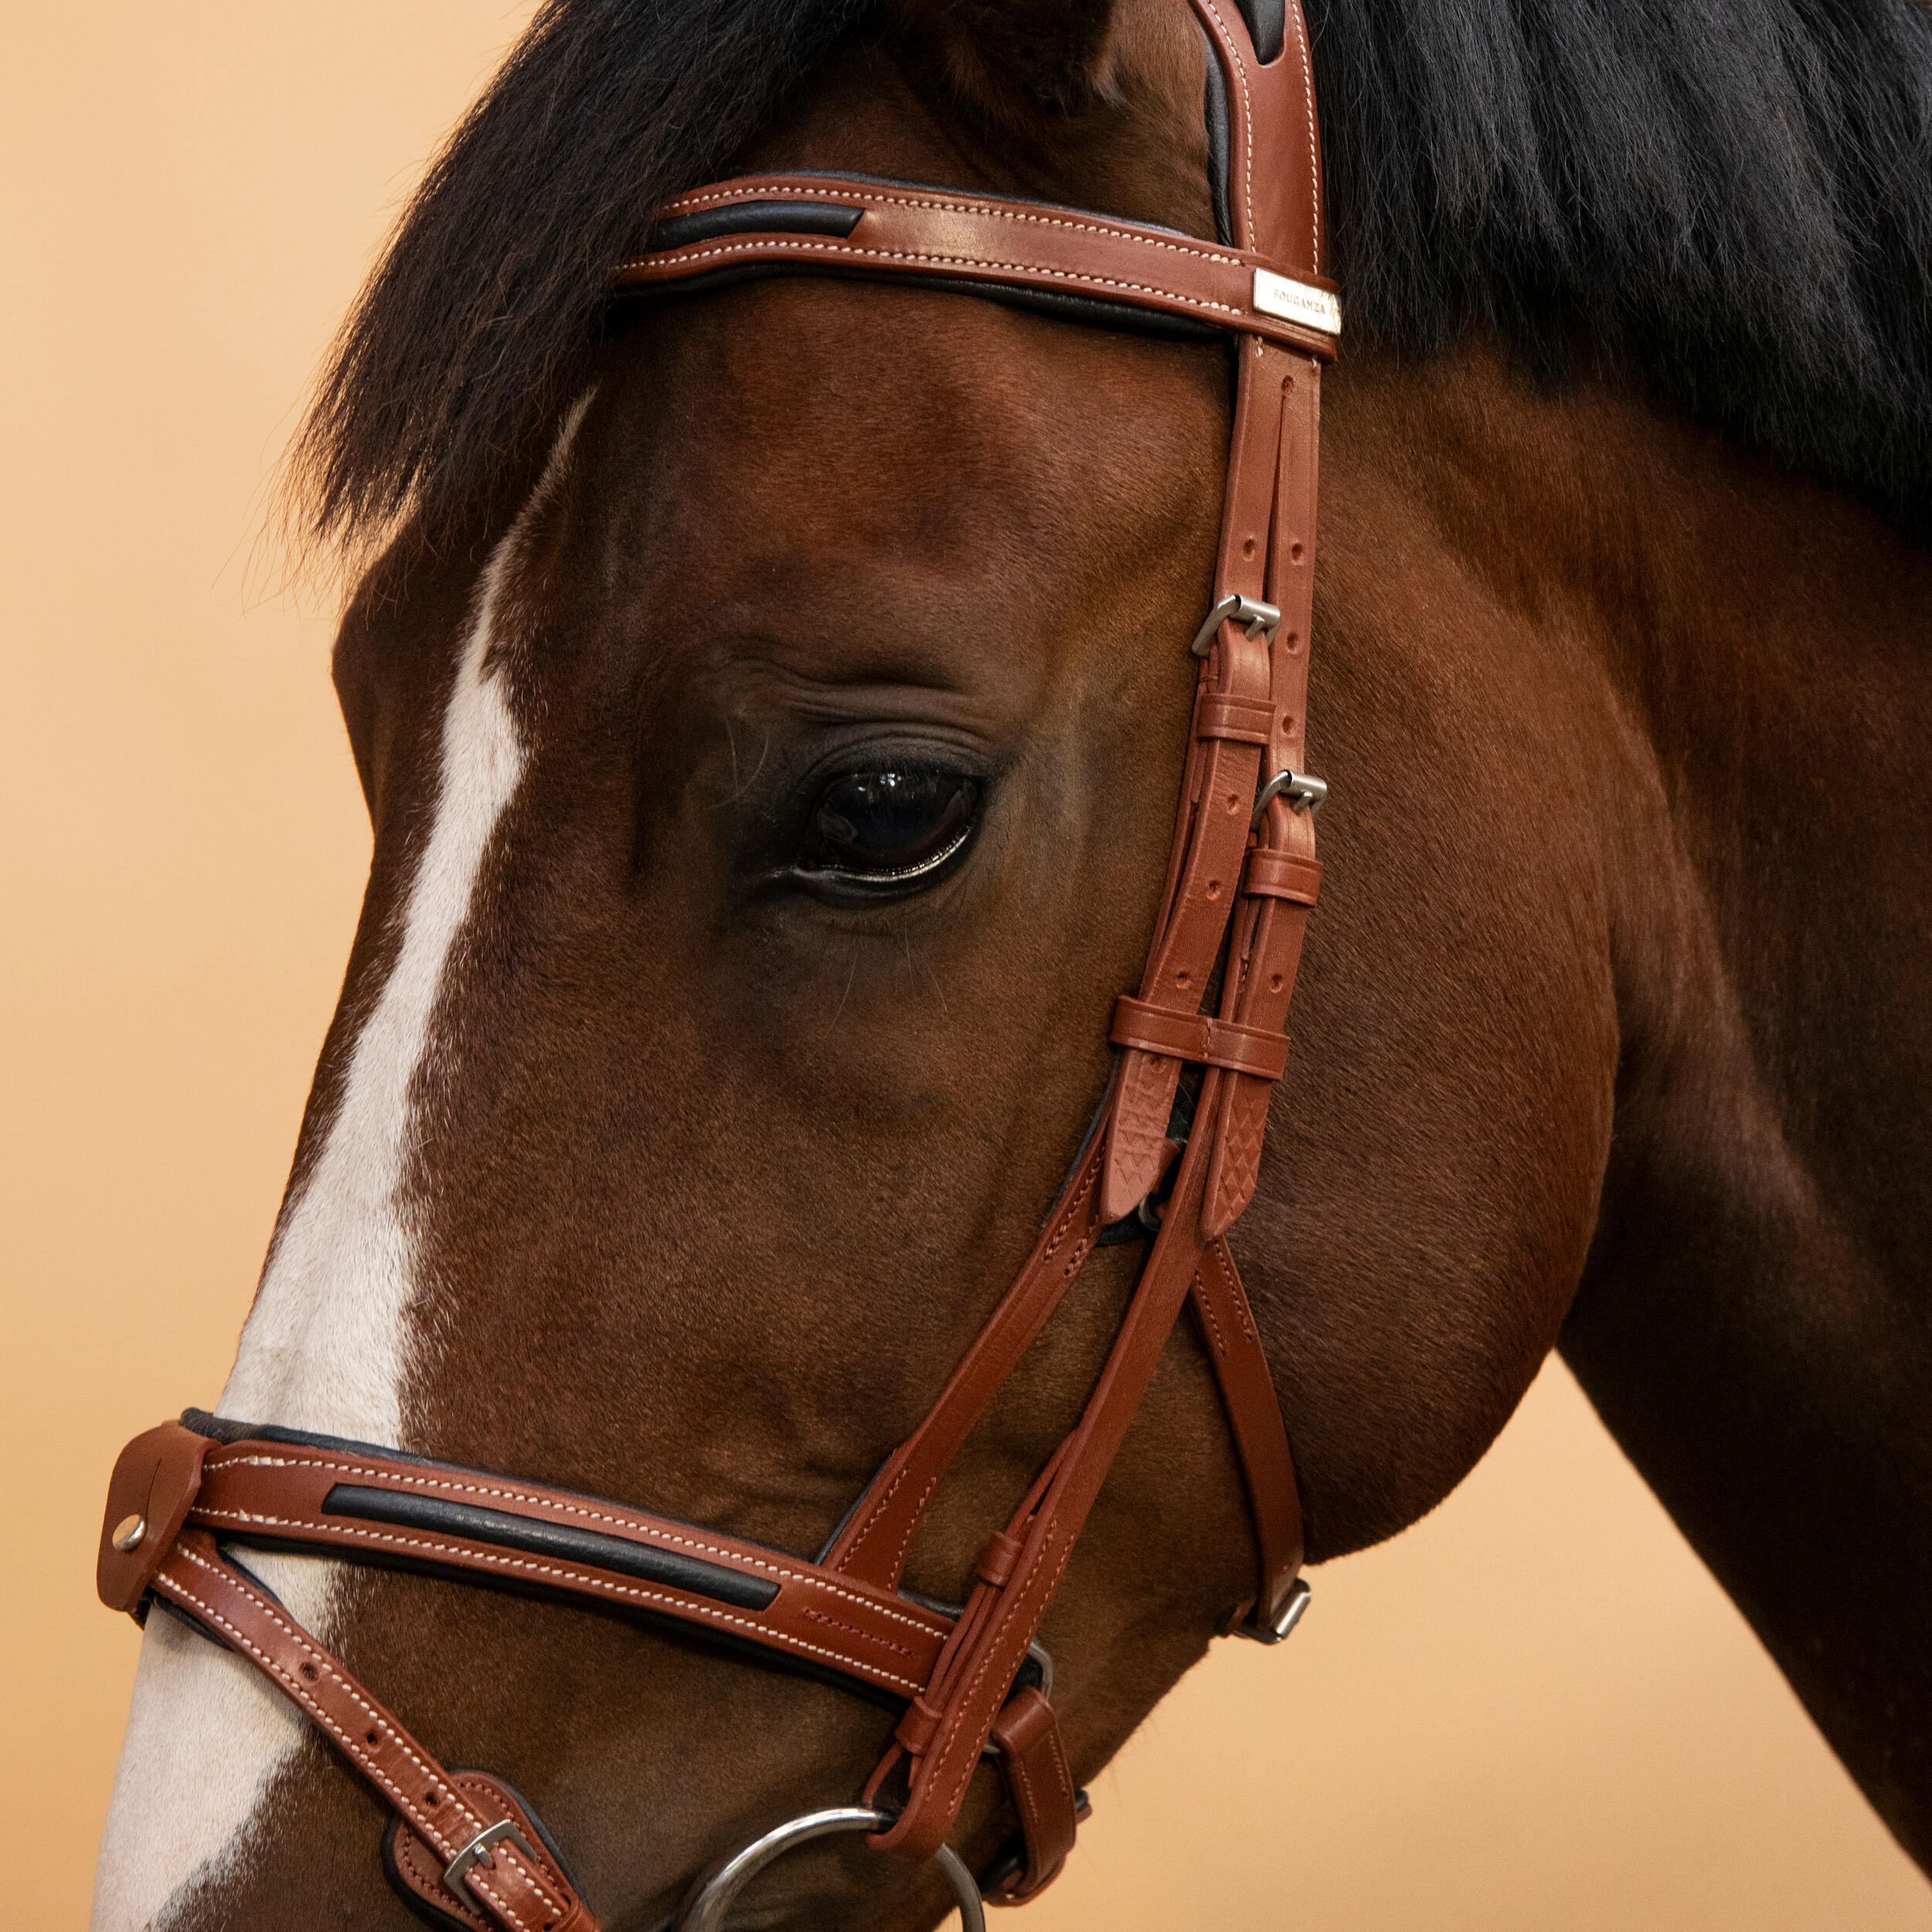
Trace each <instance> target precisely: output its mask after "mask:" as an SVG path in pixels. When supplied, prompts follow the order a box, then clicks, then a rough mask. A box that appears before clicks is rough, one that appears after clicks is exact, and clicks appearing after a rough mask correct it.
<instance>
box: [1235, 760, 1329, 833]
mask: <svg viewBox="0 0 1932 1932" xmlns="http://www.w3.org/2000/svg"><path fill="white" fill-rule="evenodd" d="M1270 798H1281V799H1285V800H1286V801H1287V807H1288V809H1289V811H1305V812H1307V813H1308V814H1309V815H1310V816H1311V817H1312V816H1313V815H1314V814H1315V813H1316V812H1318V811H1320V810H1321V808H1322V807H1323V806H1324V805H1325V804H1327V803H1328V780H1327V779H1325V778H1318V777H1316V776H1315V774H1314V773H1313V772H1311V771H1277V773H1276V774H1274V777H1272V778H1270V780H1269V781H1268V782H1267V784H1265V785H1264V786H1263V787H1261V789H1260V791H1258V792H1257V793H1256V794H1255V797H1254V816H1253V818H1250V820H1249V821H1248V830H1249V831H1250V832H1252V831H1253V830H1254V828H1256V827H1257V825H1260V822H1261V815H1262V814H1263V813H1264V812H1265V811H1267V808H1268V801H1269V800H1270Z"/></svg>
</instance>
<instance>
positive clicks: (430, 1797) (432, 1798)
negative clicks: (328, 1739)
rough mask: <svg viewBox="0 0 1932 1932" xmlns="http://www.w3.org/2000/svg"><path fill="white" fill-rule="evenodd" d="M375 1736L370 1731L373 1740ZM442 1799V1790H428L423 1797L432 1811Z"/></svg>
mask: <svg viewBox="0 0 1932 1932" xmlns="http://www.w3.org/2000/svg"><path fill="white" fill-rule="evenodd" d="M369 1736H370V1738H371V1739H372V1740H373V1738H374V1737H375V1736H376V1733H374V1732H373V1731H371V1732H370V1733H369ZM442 1801H443V1794H442V1793H441V1792H440V1791H430V1792H427V1793H426V1794H424V1797H423V1803H424V1804H427V1806H428V1807H429V1808H430V1810H431V1811H434V1810H435V1809H436V1808H437V1805H439V1804H441V1803H442Z"/></svg>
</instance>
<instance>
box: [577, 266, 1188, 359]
mask: <svg viewBox="0 0 1932 1932" xmlns="http://www.w3.org/2000/svg"><path fill="white" fill-rule="evenodd" d="M792 275H815V276H818V277H820V278H821V279H824V280H830V281H859V282H888V283H893V284H897V285H898V286H899V287H902V288H903V287H906V285H907V284H911V285H912V286H913V287H916V288H917V289H919V290H920V291H922V292H923V293H925V294H935V295H944V294H953V295H977V296H978V297H979V298H981V300H982V301H989V302H998V303H999V304H1001V305H1002V307H1004V308H1026V309H1031V310H1032V311H1034V312H1035V313H1036V314H1037V315H1050V316H1052V317H1053V318H1054V319H1055V321H1062V322H1083V323H1085V324H1087V325H1088V326H1089V327H1090V328H1113V329H1124V330H1126V331H1127V332H1128V333H1129V334H1131V335H1158V336H1162V337H1164V338H1168V339H1169V340H1172V341H1179V342H1212V341H1213V340H1214V339H1215V338H1216V337H1217V336H1219V335H1223V333H1224V332H1223V330H1222V329H1221V328H1219V327H1217V326H1216V325H1215V324H1214V323H1213V322H1206V321H1196V319H1195V318H1194V317H1193V316H1192V315H1171V314H1169V313H1168V311H1165V309H1158V308H1138V307H1136V306H1134V304H1131V303H1128V302H1109V301H1097V300H1096V299H1095V298H1094V297H1093V296H1090V295H1063V294H1060V291H1058V290H1057V289H1051V288H1015V287H1010V286H1009V284H1006V283H1004V282H982V281H970V280H957V279H955V278H954V277H951V276H944V275H923V274H915V273H913V271H911V270H896V269H893V268H890V267H883V266H882V267H868V266H867V265H866V264H865V263H863V262H862V261H855V262H850V263H847V262H821V261H804V262H734V263H733V264H731V265H730V266H729V267H724V268H719V269H717V270H713V272H712V273H710V274H704V275H691V276H687V277H683V278H682V279H681V280H679V281H675V282H644V283H638V284H633V285H631V286H630V287H624V288H620V289H617V290H615V291H614V292H613V294H612V297H611V299H612V301H614V302H615V303H617V304H619V305H620V306H621V305H623V304H631V303H635V302H638V301H644V300H647V299H648V300H651V301H666V300H675V299H677V298H680V297H682V296H687V295H709V294H716V292H717V291H719V289H723V288H735V287H736V286H737V285H738V284H740V282H757V281H772V280H774V279H777V278H778V277H784V276H792Z"/></svg>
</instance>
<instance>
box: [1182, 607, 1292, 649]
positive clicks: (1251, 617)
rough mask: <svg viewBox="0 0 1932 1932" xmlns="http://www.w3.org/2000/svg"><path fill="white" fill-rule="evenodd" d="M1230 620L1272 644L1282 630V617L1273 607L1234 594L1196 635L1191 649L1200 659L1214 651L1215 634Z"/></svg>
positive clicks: (1216, 610) (1208, 618)
mask: <svg viewBox="0 0 1932 1932" xmlns="http://www.w3.org/2000/svg"><path fill="white" fill-rule="evenodd" d="M1230 618H1232V619H1233V621H1234V622H1235V623H1236V624H1246V625H1247V627H1248V635H1249V636H1250V637H1251V638H1259V637H1266V638H1267V641H1269V643H1270V644H1272V643H1274V634H1275V632H1276V631H1278V630H1280V629H1281V612H1280V611H1277V609H1276V608H1275V607H1274V605H1273V604H1264V603H1263V602H1262V601H1261V600H1260V598H1259V597H1241V596H1239V595H1237V594H1233V593H1232V592H1231V593H1230V594H1229V595H1228V596H1226V597H1223V599H1222V600H1221V601H1220V602H1219V604H1216V606H1215V607H1214V608H1213V610H1212V611H1209V613H1208V614H1207V621H1206V623H1205V624H1202V626H1201V628H1200V629H1199V631H1196V633H1195V634H1194V641H1193V642H1192V644H1191V645H1189V646H1188V648H1189V650H1190V651H1192V652H1193V653H1194V655H1196V657H1197V658H1205V657H1206V655H1207V654H1208V653H1209V651H1212V650H1213V648H1214V636H1215V633H1216V631H1219V629H1220V628H1221V627H1222V625H1223V624H1226V622H1228V621H1229V620H1230Z"/></svg>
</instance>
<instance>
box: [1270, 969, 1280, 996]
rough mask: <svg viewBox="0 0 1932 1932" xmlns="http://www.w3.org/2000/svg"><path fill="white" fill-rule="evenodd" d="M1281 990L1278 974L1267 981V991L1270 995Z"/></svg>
mask: <svg viewBox="0 0 1932 1932" xmlns="http://www.w3.org/2000/svg"><path fill="white" fill-rule="evenodd" d="M1268 991H1269V992H1271V993H1278V992H1281V975H1280V974H1279V973H1275V974H1273V975H1270V977H1269V980H1268Z"/></svg>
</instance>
